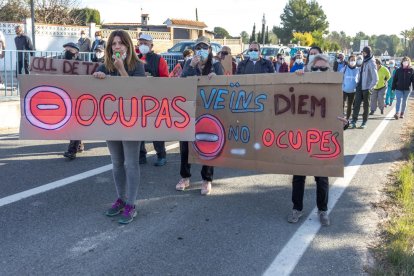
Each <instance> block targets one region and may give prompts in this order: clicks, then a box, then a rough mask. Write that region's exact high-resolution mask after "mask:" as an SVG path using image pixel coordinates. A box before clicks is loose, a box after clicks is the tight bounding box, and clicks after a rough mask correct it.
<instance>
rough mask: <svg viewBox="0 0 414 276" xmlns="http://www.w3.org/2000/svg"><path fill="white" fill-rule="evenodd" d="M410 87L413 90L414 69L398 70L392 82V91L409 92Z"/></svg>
mask: <svg viewBox="0 0 414 276" xmlns="http://www.w3.org/2000/svg"><path fill="white" fill-rule="evenodd" d="M410 86H411V89H413V88H414V69H413V68H412V67H410V68H408V69H403V68H402V67H400V68H398V69H397V70H396V71H395V74H394V79H393V81H392V90H401V91H403V90H411V89H410Z"/></svg>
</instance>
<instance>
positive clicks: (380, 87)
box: [369, 58, 391, 115]
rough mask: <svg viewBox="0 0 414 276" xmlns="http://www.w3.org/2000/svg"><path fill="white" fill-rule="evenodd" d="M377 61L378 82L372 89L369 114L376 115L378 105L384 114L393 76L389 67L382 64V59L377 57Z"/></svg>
mask: <svg viewBox="0 0 414 276" xmlns="http://www.w3.org/2000/svg"><path fill="white" fill-rule="evenodd" d="M375 63H376V65H377V72H378V82H377V85H376V86H375V87H374V89H373V90H372V94H371V112H370V113H369V115H374V113H375V111H376V110H377V106H378V107H379V109H380V111H381V114H384V105H385V93H386V91H387V85H388V80H389V79H390V78H391V75H390V72H389V71H388V69H387V67H385V66H382V65H381V60H379V59H378V58H377V59H375Z"/></svg>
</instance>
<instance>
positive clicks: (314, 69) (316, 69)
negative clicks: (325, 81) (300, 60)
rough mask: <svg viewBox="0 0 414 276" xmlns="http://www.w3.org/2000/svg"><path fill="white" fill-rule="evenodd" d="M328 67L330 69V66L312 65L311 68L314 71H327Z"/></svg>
mask: <svg viewBox="0 0 414 276" xmlns="http://www.w3.org/2000/svg"><path fill="white" fill-rule="evenodd" d="M328 69H329V68H328V67H319V66H312V67H311V70H312V71H313V72H316V71H321V72H325V71H327V70H328Z"/></svg>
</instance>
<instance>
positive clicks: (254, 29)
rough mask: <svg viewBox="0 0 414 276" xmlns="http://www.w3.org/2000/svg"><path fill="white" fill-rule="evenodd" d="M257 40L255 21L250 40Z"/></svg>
mask: <svg viewBox="0 0 414 276" xmlns="http://www.w3.org/2000/svg"><path fill="white" fill-rule="evenodd" d="M255 40H256V23H254V25H253V31H252V35H251V36H250V42H253V41H255Z"/></svg>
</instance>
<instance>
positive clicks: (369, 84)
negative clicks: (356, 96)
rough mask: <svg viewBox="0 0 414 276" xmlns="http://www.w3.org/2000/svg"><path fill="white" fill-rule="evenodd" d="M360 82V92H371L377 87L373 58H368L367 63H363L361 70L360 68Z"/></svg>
mask: <svg viewBox="0 0 414 276" xmlns="http://www.w3.org/2000/svg"><path fill="white" fill-rule="evenodd" d="M360 77H361V79H362V80H360V81H362V83H361V84H360V85H361V90H371V89H373V88H374V87H375V85H377V82H378V72H377V65H376V64H375V59H374V57H372V58H370V59H369V60H367V61H364V63H363V65H362V68H361V75H360Z"/></svg>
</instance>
